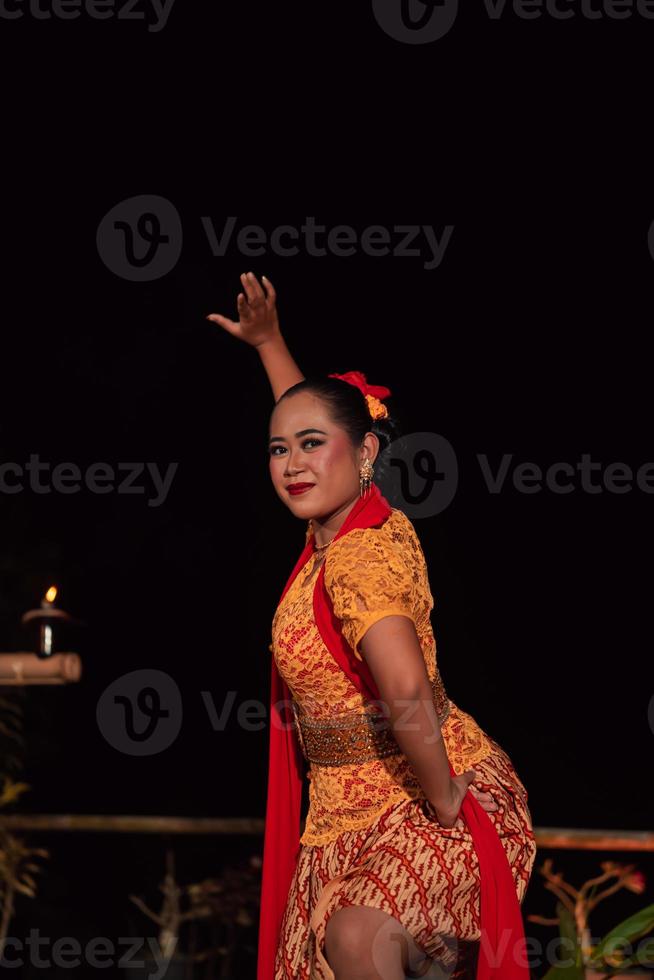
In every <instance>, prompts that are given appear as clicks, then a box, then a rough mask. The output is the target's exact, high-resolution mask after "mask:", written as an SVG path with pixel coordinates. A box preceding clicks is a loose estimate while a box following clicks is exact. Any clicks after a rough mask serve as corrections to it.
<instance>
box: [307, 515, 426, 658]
mask: <svg viewBox="0 0 654 980" xmlns="http://www.w3.org/2000/svg"><path fill="white" fill-rule="evenodd" d="M412 557H413V551H412V549H411V548H406V547H402V543H401V542H399V541H397V540H395V539H393V538H391V537H389V535H388V534H386V533H383V529H382V530H380V529H376V528H362V529H356V530H354V531H351V532H350V533H349V534H346V535H345V536H344V537H343V538H342V539H341V540H340V541H338V542H337V543H336V545H335V547H334V550H333V551H331V554H330V552H329V551H328V552H327V557H326V560H325V586H326V588H327V591H328V593H329V596H330V598H331V600H332V603H333V607H334V613H335V615H336V616H337V617H338V619H339V620H340V621H341V628H342V630H343V635H344V637H345V639H346V640H347V642H348V643H349V645H350V646H351V647H352V650H353V651H354V653H355V655H356V656H357V657H358V659H359V660H362V659H363V658H362V656H361V653H360V651H359V649H358V647H359V643H360V641H361V639H362V638H363V636H364V634H365V633H366V631H367V630H368V629H369V628H370V627H371V626H372V624H373V623H376V622H377V621H378V620H380V619H383V618H384V616H394V615H395V616H408V617H409V619H411V620H413V622H414V623H416V600H417V588H418V580H419V579H418V575H417V574H416V570H415V569H414V568H413V565H412Z"/></svg>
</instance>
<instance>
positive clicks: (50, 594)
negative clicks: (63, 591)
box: [45, 585, 57, 602]
mask: <svg viewBox="0 0 654 980" xmlns="http://www.w3.org/2000/svg"><path fill="white" fill-rule="evenodd" d="M56 596H57V586H56V585H51V586H50V588H49V589H48V591H47V592H46V594H45V601H46V602H54V601H55V598H56Z"/></svg>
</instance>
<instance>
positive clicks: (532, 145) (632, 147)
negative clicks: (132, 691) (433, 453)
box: [0, 2, 654, 829]
mask: <svg viewBox="0 0 654 980" xmlns="http://www.w3.org/2000/svg"><path fill="white" fill-rule="evenodd" d="M653 32H654V22H652V21H648V20H645V19H643V18H642V17H639V16H636V15H634V16H633V17H632V18H631V19H627V20H624V21H618V20H612V19H609V18H606V17H605V18H601V19H599V20H590V19H588V18H586V17H583V16H582V15H581V14H580V13H578V15H577V16H576V17H575V18H573V19H571V20H568V21H558V20H553V19H552V18H549V17H547V16H543V17H542V18H541V19H539V20H533V21H527V20H523V19H521V18H519V17H516V16H515V15H514V14H512V13H510V12H509V11H506V12H505V13H504V15H503V16H502V17H501V18H500V19H498V20H492V19H490V18H489V17H488V16H487V14H486V13H485V12H484V8H483V7H482V6H481V5H476V6H475V7H474V8H466V9H465V10H461V11H460V12H459V15H458V18H457V22H456V24H455V26H454V27H453V29H452V30H451V31H450V32H449V33H448V34H447V36H445V37H443V38H441V39H440V40H438V41H437V42H434V43H432V44H426V45H406V44H401V43H398V42H397V41H394V40H393V39H392V38H390V37H389V36H387V35H386V34H385V33H384V32H383V31H382V30H381V29H380V28H379V26H378V24H377V23H376V22H375V20H374V18H373V16H372V13H371V10H370V7H369V5H367V4H364V5H362V6H358V7H356V6H354V5H347V4H331V5H329V7H319V8H307V7H306V6H305V5H300V4H286V5H281V6H279V5H276V6H273V5H270V6H267V7H262V8H261V9H260V8H258V7H254V6H252V5H243V6H236V5H219V6H212V7H209V6H205V7H204V8H201V7H200V6H199V5H195V6H192V5H186V6H185V7H182V5H181V3H179V2H178V4H177V5H176V6H175V7H174V8H173V11H172V14H171V17H170V19H169V22H168V24H167V26H166V27H165V28H164V30H162V31H161V32H159V33H152V32H148V30H147V27H146V25H145V24H144V23H142V22H139V21H135V22H119V21H116V20H107V21H104V22H102V21H92V20H90V19H89V18H88V17H84V16H83V17H81V18H79V19H78V20H76V21H71V22H63V21H58V20H56V19H54V20H52V21H36V20H35V19H34V18H33V17H30V16H27V15H26V16H24V17H23V18H22V19H21V20H17V21H12V22H7V23H5V24H4V26H3V31H2V34H3V39H2V42H0V43H1V45H2V51H3V58H2V69H0V70H1V71H2V78H3V83H4V84H3V89H4V91H5V98H6V104H5V124H4V130H5V139H4V141H3V142H4V144H5V146H4V154H3V156H4V190H5V193H4V195H3V214H2V228H3V233H2V239H3V243H4V247H3V251H4V259H3V272H4V275H3V277H2V278H3V284H2V298H3V304H2V305H3V310H4V313H3V336H4V347H5V356H4V358H3V366H2V367H3V371H2V373H3V384H2V402H3V404H2V416H1V419H2V459H3V461H14V462H17V463H19V464H20V465H23V464H24V463H25V462H26V461H27V460H28V458H29V456H30V454H31V453H38V454H39V455H40V458H41V460H42V461H47V462H49V463H50V464H51V466H55V465H56V464H57V463H61V462H68V461H70V462H74V463H77V464H78V465H79V466H81V467H82V468H83V469H84V468H86V467H87V466H89V465H91V464H92V463H94V462H99V461H103V462H108V463H111V464H112V465H114V466H117V465H118V464H119V463H121V462H126V461H156V462H157V463H158V465H159V467H160V468H161V469H165V468H166V466H167V465H168V464H169V463H171V462H175V463H177V464H178V469H177V472H176V474H175V477H174V479H173V483H172V487H171V490H170V493H169V494H168V497H167V499H166V501H165V503H164V504H163V505H162V506H160V507H148V506H147V494H146V495H125V494H118V493H111V494H107V495H98V494H93V493H91V492H90V491H88V490H87V489H83V490H82V491H81V492H80V493H78V494H74V495H70V496H65V495H62V494H49V495H39V494H36V493H34V492H33V491H32V490H30V488H29V487H28V486H26V488H25V489H24V490H23V492H21V493H19V494H15V495H8V494H5V493H3V494H2V495H1V496H0V507H1V508H2V515H3V516H2V552H1V565H0V576H1V588H0V629H1V631H2V633H1V635H2V640H1V642H0V646H2V648H3V649H5V650H7V651H9V650H17V649H23V648H24V644H25V642H26V639H25V636H24V634H23V633H22V631H21V627H20V624H19V620H20V616H21V614H22V612H24V611H25V610H26V609H28V608H30V607H32V606H34V605H37V604H38V600H39V599H40V597H41V596H42V594H43V592H44V591H45V589H46V588H47V587H48V586H49V585H50V584H52V583H53V582H54V583H56V584H57V585H58V586H59V588H60V600H59V601H60V605H61V606H62V607H63V608H65V609H67V610H68V611H70V612H71V613H73V614H74V615H77V616H79V617H80V618H82V619H84V620H86V621H87V623H88V626H87V628H86V629H85V630H84V631H81V632H80V633H79V634H78V636H77V637H76V638H75V645H74V648H75V649H77V650H78V651H79V653H80V655H81V656H82V659H83V676H82V680H81V682H80V683H78V684H74V685H70V686H67V687H62V688H37V687H33V688H30V689H28V690H27V691H26V692H25V696H24V698H23V701H22V703H23V707H24V711H25V720H26V736H27V744H26V756H25V761H26V770H25V773H24V774H23V775H24V778H25V779H26V781H27V782H29V784H30V786H31V791H30V793H28V794H27V795H26V796H25V797H24V798H23V800H22V802H21V809H22V810H24V811H25V810H30V811H33V812H42V813H64V812H66V813H118V814H120V813H135V814H146V813H152V814H159V813H161V814H175V815H176V814H181V815H198V816H212V815H216V816H218V815H230V816H263V813H264V802H265V781H266V770H267V733H266V731H265V729H264V730H263V731H261V732H258V733H255V732H244V731H243V730H242V729H241V728H240V727H239V726H238V724H237V722H236V717H235V713H233V714H232V715H231V716H230V721H229V723H228V725H227V727H226V729H225V730H224V731H222V732H216V731H214V730H213V729H212V726H211V721H210V718H209V716H208V714H207V711H206V707H205V704H204V703H203V700H202V692H207V691H208V692H211V695H212V696H213V698H214V701H215V703H216V705H217V707H218V708H220V705H221V704H222V702H223V699H224V697H225V696H226V693H227V692H230V691H233V692H235V693H236V705H238V704H239V703H240V702H242V701H244V700H246V699H250V698H254V699H258V700H260V701H261V702H262V703H263V704H264V705H267V703H268V684H269V666H270V661H269V656H270V654H269V651H268V643H269V642H270V620H271V618H272V615H273V613H274V609H275V606H276V603H277V601H278V598H279V595H280V593H281V590H282V587H283V585H284V582H285V581H286V578H287V576H288V573H289V572H290V570H291V568H292V566H293V564H294V562H295V560H296V557H297V555H298V553H299V550H300V549H301V546H302V543H303V535H304V528H303V526H301V525H300V524H299V523H298V522H297V521H295V520H294V519H293V518H292V517H291V516H290V514H289V513H288V512H286V511H285V510H284V508H283V506H282V504H281V503H280V502H279V500H278V499H277V497H276V496H275V494H274V491H273V489H272V486H271V484H270V482H269V477H268V472H267V461H266V454H265V437H266V434H267V424H268V417H269V413H270V410H271V407H272V397H271V394H270V391H269V388H268V385H267V382H266V379H265V376H264V375H263V372H262V370H261V368H260V365H259V364H258V358H257V355H256V353H255V352H254V351H252V350H250V349H248V348H246V347H245V345H242V344H239V342H238V341H236V340H235V339H234V338H232V337H230V336H228V335H227V334H226V333H224V332H223V331H222V330H221V329H220V328H219V327H216V326H214V325H212V324H210V323H209V322H208V321H206V320H205V315H206V313H208V312H211V311H214V312H223V313H226V314H227V315H232V314H233V313H234V310H235V298H236V294H237V292H238V291H239V288H240V286H239V281H238V275H239V273H240V272H242V271H246V270H247V269H252V270H253V271H254V272H256V273H257V274H258V275H260V274H261V273H265V274H266V275H267V276H268V277H269V278H270V279H271V280H272V281H273V282H274V284H275V286H276V288H277V291H278V296H279V309H280V316H281V322H282V328H283V330H284V333H285V336H286V338H287V341H288V344H289V346H290V348H291V349H292V351H293V353H294V355H295V357H296V359H297V361H298V363H299V365H300V367H301V368H302V369H303V370H304V371H305V372H314V371H315V372H324V373H327V372H328V371H338V372H344V371H347V370H353V369H356V370H362V371H364V372H365V373H366V374H367V376H368V379H369V380H370V381H372V382H373V383H380V384H386V385H388V386H389V387H390V388H391V389H392V390H393V396H394V400H393V405H394V408H395V409H396V411H397V414H398V416H399V417H400V419H401V421H402V423H403V427H404V429H405V431H406V432H412V431H430V432H436V433H440V434H441V435H443V436H444V437H446V438H447V439H448V440H449V441H450V442H451V444H452V445H453V447H454V448H455V451H456V454H457V458H458V461H459V467H460V483H459V489H458V492H457V494H456V496H455V499H454V501H453V502H452V504H451V505H450V506H449V507H448V508H447V509H446V510H445V511H443V512H442V513H441V514H439V515H438V516H436V517H433V518H429V519H426V520H424V521H416V522H415V526H416V530H417V532H418V534H419V537H420V539H421V542H422V544H423V548H424V551H425V554H426V557H427V561H428V565H429V571H430V581H431V587H432V592H433V594H434V597H435V602H436V605H435V609H434V613H433V624H434V629H435V634H436V639H437V644H438V656H439V666H440V670H441V673H442V676H443V679H444V681H445V684H446V687H447V689H448V692H449V694H450V696H451V697H452V698H453V699H454V700H455V701H456V702H457V704H459V705H460V706H461V707H462V708H464V709H465V710H467V711H469V712H470V713H471V714H472V715H473V716H474V717H475V718H476V719H477V720H478V722H479V723H480V724H481V725H482V727H483V728H484V729H485V730H487V731H488V732H489V733H490V734H492V735H493V736H494V737H495V738H496V739H497V740H498V741H499V742H500V743H501V744H502V745H503V746H504V748H505V749H506V750H507V751H508V752H509V754H510V756H511V758H512V759H513V761H514V763H515V765H516V768H517V770H518V773H519V774H520V776H521V778H522V779H523V781H524V783H525V785H526V786H527V789H528V791H529V801H530V806H531V809H532V815H533V818H534V823H535V824H536V825H537V826H539V827H545V826H557V827H600V828H601V827H603V828H625V829H628V828H630V829H647V828H648V827H649V826H651V763H650V760H651V750H652V738H653V732H652V728H651V725H650V723H648V705H649V702H650V699H651V698H652V694H653V691H652V682H651V653H650V646H651V642H650V616H649V607H650V596H651V584H652V583H651V572H650V564H651V563H650V561H649V555H650V552H651V526H652V523H651V508H652V505H653V498H652V495H651V494H646V493H643V492H642V491H640V490H639V489H637V488H636V487H635V486H634V489H632V490H631V491H630V492H628V493H625V494H614V493H608V492H603V493H599V494H594V495H592V494H589V493H586V492H584V491H583V490H582V489H580V488H579V486H578V485H577V489H576V490H575V491H574V492H573V493H570V494H568V495H557V494H553V493H552V492H550V491H548V490H543V491H541V492H540V493H537V494H533V495H531V494H529V495H527V494H520V493H518V492H517V491H515V490H514V489H513V488H512V487H510V486H507V487H506V488H505V489H504V490H503V491H502V493H500V494H498V495H492V494H490V493H489V492H488V490H487V489H486V487H485V485H484V483H483V480H482V477H481V472H480V469H479V464H478V461H477V458H476V456H477V454H482V453H483V454H487V455H488V457H489V459H490V461H491V463H492V465H493V466H494V467H496V466H497V465H499V461H500V459H501V457H502V455H503V454H505V453H509V454H513V461H514V462H515V463H519V462H532V463H535V464H537V465H538V466H540V467H542V468H543V469H545V468H547V466H549V465H550V464H552V463H554V462H559V461H565V462H569V463H572V464H573V465H576V464H577V463H578V462H579V461H580V459H581V456H582V454H584V453H589V454H591V457H592V460H593V461H594V462H600V463H601V464H602V466H603V467H605V466H608V465H609V464H610V463H613V462H623V463H625V464H627V465H628V466H630V467H632V469H633V470H634V471H635V470H636V469H637V468H638V467H639V466H641V465H642V464H644V463H648V462H651V461H653V460H654V447H653V445H652V439H651V424H650V404H651V397H650V389H651V361H650V356H649V346H650V345H649V340H650V332H651V302H650V293H651V285H652V274H653V271H654V265H653V262H654V259H653V257H652V254H651V253H650V249H649V247H648V231H649V228H650V225H651V223H652V221H654V202H653V201H652V190H651V169H652V168H651V165H652V160H651V151H650V150H649V149H648V148H647V146H648V143H647V139H648V135H649V133H648V131H649V130H650V129H651V125H650V116H651V111H650V106H649V92H650V91H651V64H650V62H651V58H650V52H651V44H652V37H653V36H654V35H653ZM142 194H156V195H160V196H161V197H163V198H165V199H166V200H168V201H169V202H170V203H171V204H172V205H173V206H174V208H176V209H177V211H178V213H179V216H180V219H181V222H182V227H183V247H182V251H181V256H180V258H179V260H178V262H177V263H176V264H175V266H174V268H173V269H172V270H171V271H170V272H169V273H168V274H167V275H165V276H163V277H161V278H159V279H156V280H154V281H151V282H132V281H129V280H128V279H125V278H123V277H121V276H120V275H117V274H116V273H115V272H113V271H112V270H110V269H109V268H108V267H107V266H106V264H105V263H104V262H103V260H102V257H101V255H100V253H99V251H98V248H97V245H96V233H97V229H98V226H99V224H100V222H101V220H102V218H103V217H104V215H105V214H106V213H107V212H108V211H109V210H110V209H111V208H113V207H114V206H115V205H116V204H118V203H119V202H121V201H124V200H126V199H127V198H130V197H133V196H137V195H142ZM207 215H208V216H211V217H212V219H213V220H214V221H215V223H216V224H217V226H220V225H221V224H222V223H223V222H224V221H225V220H226V218H227V217H228V216H236V217H237V218H238V226H239V227H241V226H243V225H247V224H255V225H259V226H261V227H263V228H264V229H266V230H267V231H268V233H270V232H271V231H272V229H274V228H275V227H276V226H278V225H281V224H289V225H293V226H300V225H301V224H302V223H303V222H304V220H305V219H306V217H307V216H313V217H315V219H316V221H317V222H319V223H321V224H323V225H327V226H328V227H333V226H335V225H339V224H346V225H350V226H353V227H355V228H356V229H357V230H358V231H359V232H360V231H361V230H363V229H364V228H365V227H367V226H369V225H382V226H384V227H386V228H388V229H389V230H390V229H392V228H393V227H394V226H395V225H404V224H418V225H423V224H428V225H433V226H435V227H436V228H437V229H438V230H442V228H443V226H444V225H447V224H451V225H453V226H454V231H453V234H452V238H451V240H450V243H449V246H448V248H447V250H446V252H445V256H444V259H443V261H442V263H441V264H440V265H439V267H438V268H436V269H434V270H431V271H429V270H425V269H424V268H423V265H422V260H421V259H420V258H416V257H399V256H396V257H394V256H386V257H370V256H366V255H364V254H362V253H361V252H360V251H359V252H358V253H357V254H356V255H355V256H352V257H348V258H342V257H337V256H333V255H328V256H325V257H313V256H311V255H308V254H306V252H303V251H302V250H301V251H300V254H298V255H297V256H295V257H281V256H277V255H274V254H271V253H270V251H269V252H268V253H267V254H265V255H264V256H261V257H259V258H248V257H246V256H244V255H241V254H238V252H237V251H236V250H235V248H234V247H232V248H230V249H229V250H228V252H227V254H226V255H225V256H224V257H222V258H221V257H213V256H212V254H211V250H210V247H209V244H208V242H207V239H206V236H205V234H204V230H203V228H202V224H201V217H202V216H207ZM146 486H147V484H146ZM141 668H154V669H160V670H163V671H165V672H167V673H168V674H169V675H170V676H171V677H173V678H174V679H175V681H176V683H177V685H178V686H179V689H180V692H181V696H182V701H183V706H184V714H183V723H182V726H181V730H180V734H179V736H178V737H177V738H176V740H175V741H174V743H173V744H172V746H170V747H169V748H168V749H167V750H166V751H164V752H161V753H158V754H156V755H154V756H152V757H147V758H133V757H128V756H126V755H124V754H122V753H120V752H117V751H116V750H115V749H114V748H113V747H112V746H111V745H110V744H108V743H107V741H106V740H105V739H104V738H103V736H102V734H101V732H100V731H99V729H98V725H97V722H96V707H97V703H98V700H99V698H100V696H101V694H102V692H103V691H104V690H105V689H106V687H107V686H108V685H109V684H110V683H112V682H113V681H114V680H115V679H116V678H118V677H120V676H121V675H123V674H125V673H127V672H129V671H132V670H136V669H141ZM15 696H17V697H21V695H19V694H16V695H15Z"/></svg>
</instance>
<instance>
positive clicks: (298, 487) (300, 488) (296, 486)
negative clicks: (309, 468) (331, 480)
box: [286, 483, 315, 496]
mask: <svg viewBox="0 0 654 980" xmlns="http://www.w3.org/2000/svg"><path fill="white" fill-rule="evenodd" d="M313 486H315V484H313V483H289V484H288V486H287V487H286V489H287V490H288V492H289V493H292V494H293V496H295V494H296V493H306V491H307V490H310V489H311V487H313Z"/></svg>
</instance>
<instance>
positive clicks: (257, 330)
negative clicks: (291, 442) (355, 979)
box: [207, 272, 304, 401]
mask: <svg viewBox="0 0 654 980" xmlns="http://www.w3.org/2000/svg"><path fill="white" fill-rule="evenodd" d="M261 279H262V281H263V284H264V286H265V287H266V291H265V292H264V290H263V289H262V288H261V285H260V283H259V281H258V279H257V277H256V276H255V275H254V273H253V272H244V273H242V275H241V283H242V285H243V289H244V290H245V294H243V293H239V294H238V297H237V299H236V305H237V308H238V315H239V319H238V321H235V320H230V319H229V318H228V317H226V316H222V315H221V314H220V313H210V314H209V315H208V316H207V320H212V321H213V322H214V323H218V324H219V325H220V326H221V327H223V328H224V329H225V330H227V332H228V333H231V334H232V336H233V337H238V339H239V340H243V341H245V343H246V344H249V345H250V346H251V347H254V348H255V349H256V350H257V351H258V353H259V357H260V358H261V363H262V364H263V367H264V370H265V372H266V374H267V375H268V380H269V381H270V387H271V388H272V393H273V398H274V399H275V401H278V400H279V398H280V397H281V395H283V394H284V392H285V391H286V390H287V389H288V388H290V387H291V386H292V385H294V384H297V382H298V381H303V380H304V375H303V374H302V372H301V371H300V369H299V367H298V366H297V364H296V363H295V361H294V360H293V358H292V356H291V352H290V351H289V349H288V347H287V346H286V343H285V341H284V338H283V337H282V332H281V330H280V328H279V318H278V316H277V306H276V303H277V294H276V293H275V289H274V286H273V284H272V283H271V281H270V279H266V277H265V276H262V277H261Z"/></svg>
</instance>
